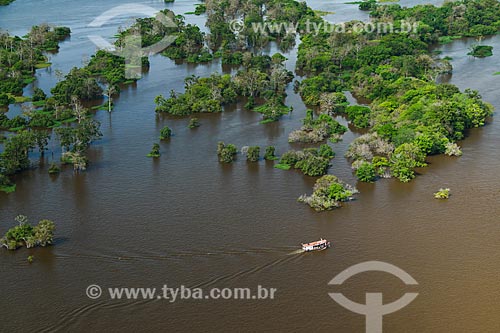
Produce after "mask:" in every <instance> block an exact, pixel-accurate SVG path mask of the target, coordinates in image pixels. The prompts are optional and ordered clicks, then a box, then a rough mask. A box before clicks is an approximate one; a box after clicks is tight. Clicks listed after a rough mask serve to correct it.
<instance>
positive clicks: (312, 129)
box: [288, 110, 347, 143]
mask: <svg viewBox="0 0 500 333" xmlns="http://www.w3.org/2000/svg"><path fill="white" fill-rule="evenodd" d="M346 131H347V128H346V127H345V126H343V125H341V124H339V122H338V121H336V120H335V119H333V118H332V117H331V116H329V115H328V114H324V113H322V114H320V115H319V117H317V118H316V119H315V118H314V112H313V111H312V110H307V113H306V118H305V119H304V120H303V126H302V127H301V128H300V129H299V130H295V131H293V132H292V133H290V135H289V136H288V142H303V143H317V142H321V141H324V140H325V139H327V138H330V140H331V141H334V142H336V141H338V140H340V138H341V137H342V134H344V133H345V132H346Z"/></svg>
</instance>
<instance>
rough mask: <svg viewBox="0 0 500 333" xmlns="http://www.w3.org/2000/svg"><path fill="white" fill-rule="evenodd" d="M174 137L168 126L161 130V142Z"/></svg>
mask: <svg viewBox="0 0 500 333" xmlns="http://www.w3.org/2000/svg"><path fill="white" fill-rule="evenodd" d="M171 136H172V130H171V129H170V127H168V126H165V127H163V128H162V129H161V131H160V140H165V139H168V138H170V137H171Z"/></svg>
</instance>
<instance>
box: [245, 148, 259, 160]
mask: <svg viewBox="0 0 500 333" xmlns="http://www.w3.org/2000/svg"><path fill="white" fill-rule="evenodd" d="M259 158H260V147H258V146H252V147H248V151H247V160H248V161H250V162H257V161H258V160H259Z"/></svg>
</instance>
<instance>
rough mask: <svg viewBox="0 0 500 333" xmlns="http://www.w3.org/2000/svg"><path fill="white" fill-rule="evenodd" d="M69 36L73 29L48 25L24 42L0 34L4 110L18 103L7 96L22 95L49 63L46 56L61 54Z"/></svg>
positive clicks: (1, 103) (36, 29)
mask: <svg viewBox="0 0 500 333" xmlns="http://www.w3.org/2000/svg"><path fill="white" fill-rule="evenodd" d="M69 34H70V30H69V28H65V27H56V28H51V27H49V26H48V25H46V24H43V25H40V26H34V27H33V28H32V29H31V31H30V32H29V33H28V34H27V35H26V36H25V37H24V38H20V37H17V36H16V37H12V36H10V35H9V34H8V33H5V32H1V33H0V107H2V106H7V105H8V104H10V103H12V102H13V101H14V99H12V98H9V97H8V96H7V94H9V95H10V96H12V95H21V94H22V92H23V88H24V86H26V85H27V84H28V83H30V82H32V80H33V79H34V77H33V75H34V73H35V70H36V68H37V67H38V66H39V65H40V64H46V63H47V57H46V56H45V55H44V54H43V52H44V51H48V50H57V49H58V48H59V46H58V43H59V42H60V41H62V40H64V39H65V38H66V37H67V36H69Z"/></svg>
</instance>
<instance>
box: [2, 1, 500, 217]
mask: <svg viewBox="0 0 500 333" xmlns="http://www.w3.org/2000/svg"><path fill="white" fill-rule="evenodd" d="M360 8H361V9H363V10H369V11H370V16H371V20H372V22H373V24H374V25H375V26H377V24H378V23H388V22H389V23H391V24H392V25H393V26H394V30H393V31H391V30H387V31H386V30H383V31H377V30H376V29H375V30H373V29H365V30H361V31H359V29H354V27H357V26H358V25H357V24H358V23H360V22H355V21H353V22H349V23H347V24H346V25H345V26H343V27H342V29H329V31H323V30H321V29H320V30H319V31H307V27H310V26H311V25H312V24H313V23H314V24H315V25H316V26H319V25H322V26H325V25H329V23H327V22H326V21H324V20H323V19H322V18H321V17H320V16H319V15H318V14H317V13H315V12H314V11H313V10H312V9H311V8H309V7H308V6H307V4H306V3H305V2H299V1H294V0H267V1H262V0H233V1H222V0H207V1H205V2H204V6H203V7H202V8H201V7H200V11H203V12H205V15H206V16H207V27H208V29H209V33H207V34H205V33H202V32H201V31H200V29H199V27H196V26H193V25H189V24H185V22H184V18H183V17H182V16H179V15H175V13H173V12H172V11H170V10H164V11H162V13H163V14H164V15H167V16H169V17H170V18H171V19H172V20H173V21H174V22H175V23H176V27H165V26H164V25H163V24H162V23H161V22H160V21H159V20H158V19H157V18H146V19H138V20H137V22H136V24H134V25H133V26H132V27H131V28H129V29H127V30H125V31H120V32H119V35H118V40H117V42H116V45H117V47H123V43H124V41H125V40H126V38H127V36H130V35H131V34H132V31H133V30H134V29H135V30H139V31H140V32H141V33H142V35H143V36H142V43H143V46H149V45H152V44H154V43H156V42H157V41H159V40H161V39H162V38H163V37H164V36H165V35H167V34H174V35H176V36H177V39H176V41H175V42H174V43H173V44H172V45H171V46H170V47H168V48H167V49H166V50H165V51H164V52H163V53H162V54H163V55H164V56H166V57H169V58H170V59H173V60H175V61H177V62H193V63H198V62H208V61H211V60H212V59H220V61H221V62H222V64H223V65H225V66H232V67H233V69H235V70H234V71H233V72H235V73H236V74H234V75H232V76H231V75H230V74H218V73H214V74H213V75H211V76H210V77H193V76H190V77H187V78H186V79H185V90H184V91H183V92H176V91H171V92H167V93H169V96H167V97H165V96H163V95H159V96H157V97H156V99H155V102H156V111H157V112H158V113H167V114H171V115H176V116H191V117H192V116H193V115H194V114H196V113H202V112H203V113H217V112H221V111H223V109H224V106H225V105H229V104H232V103H235V102H237V101H244V102H245V109H247V110H252V111H255V112H259V113H261V114H262V123H264V124H265V123H268V122H274V121H278V120H279V119H280V118H281V117H282V116H283V115H285V114H287V113H289V112H290V111H292V108H291V107H290V106H287V105H285V103H284V102H285V97H286V92H285V91H286V88H287V86H288V85H289V84H290V83H291V82H292V81H293V78H294V74H293V73H292V72H290V71H288V70H287V69H286V67H285V60H286V58H285V57H284V56H283V55H281V54H280V53H276V54H274V55H272V56H270V55H265V54H264V53H263V49H264V47H266V45H268V44H269V43H270V42H276V44H277V46H278V47H279V49H280V50H281V51H283V52H285V51H287V50H290V49H291V48H292V47H294V46H295V43H296V40H297V37H300V45H299V46H298V57H297V62H296V68H295V70H296V71H297V72H300V73H301V77H302V78H303V79H301V80H300V81H296V82H295V83H294V88H295V90H296V91H297V92H298V93H299V94H300V96H301V97H302V99H303V101H304V103H305V104H306V105H307V107H308V108H309V109H311V110H313V111H307V112H306V118H305V119H304V121H303V126H302V127H301V128H299V129H297V130H295V131H293V132H292V133H290V135H289V137H288V140H289V141H290V142H299V143H308V144H311V143H317V144H323V145H322V146H320V147H319V148H306V149H303V150H300V151H289V152H286V153H284V154H282V156H281V158H279V159H280V161H279V163H278V166H279V167H280V168H283V169H287V168H296V169H299V170H301V171H302V172H303V173H304V174H306V175H310V176H321V178H319V179H318V181H317V183H316V186H315V187H314V192H313V194H312V196H309V197H308V196H302V197H301V199H300V200H301V201H303V202H305V203H307V204H309V205H311V206H312V207H313V208H315V209H317V210H328V209H332V208H335V207H339V206H340V204H341V202H343V201H347V200H350V199H352V197H353V195H354V194H355V193H356V190H355V189H354V188H353V187H351V186H349V185H347V184H344V183H343V182H342V181H340V180H339V179H337V178H336V177H334V176H332V175H326V172H327V169H328V166H329V164H330V161H331V159H332V158H333V156H334V153H333V151H331V152H330V150H331V148H330V147H329V146H328V145H327V144H325V141H326V140H329V141H331V142H335V141H337V140H340V139H341V136H342V134H343V133H344V132H345V131H346V128H345V127H344V126H341V125H340V124H338V122H336V121H335V119H334V117H335V116H337V115H342V116H344V117H346V118H347V119H348V120H349V121H350V123H351V125H352V126H354V127H358V128H364V129H366V131H367V133H366V134H364V135H362V136H361V137H359V138H358V139H356V140H354V142H352V143H351V145H350V147H349V150H348V152H347V154H346V157H347V158H349V159H350V160H351V162H352V168H353V172H355V174H356V175H357V177H358V178H359V179H360V180H361V181H365V182H372V181H375V180H377V179H379V178H389V177H395V178H397V179H399V180H400V181H402V182H408V181H410V180H412V179H413V178H414V177H415V175H416V168H420V167H424V166H425V165H426V157H427V156H428V155H432V154H443V153H445V154H448V155H454V156H459V155H460V154H461V151H460V148H459V147H458V146H457V144H456V142H457V140H461V139H463V138H464V137H465V136H466V134H467V130H468V129H471V128H474V127H480V126H483V125H485V123H486V121H487V119H488V117H490V116H491V115H492V111H493V108H492V106H491V105H489V104H487V103H485V102H483V101H482V99H481V96H480V95H479V94H478V92H476V91H472V90H465V91H460V90H459V89H458V88H457V87H456V86H454V85H451V84H438V83H436V78H437V77H438V76H439V75H440V74H442V73H449V72H451V70H452V68H451V64H450V63H449V61H447V60H446V59H439V58H437V57H435V56H433V54H432V53H431V52H430V46H431V45H433V44H436V43H438V42H440V41H441V42H443V41H446V40H452V39H454V38H456V37H458V36H464V37H479V36H484V35H492V34H496V33H497V32H498V29H499V27H500V21H499V20H498V18H499V17H500V3H499V2H498V1H496V0H462V1H455V2H446V3H445V4H443V6H441V7H435V6H432V5H418V6H415V7H413V8H404V7H401V6H399V5H397V4H384V5H380V4H378V3H376V2H375V1H367V2H362V3H360ZM200 13H201V12H200ZM234 20H240V21H241V22H242V28H241V29H238V31H235V29H233V27H232V25H231V23H232V22H234ZM409 21H411V22H416V29H414V30H413V31H410V32H398V31H401V29H399V28H400V27H401V26H402V24H404V22H409ZM262 23H266V24H272V25H274V26H276V24H280V23H283V24H285V23H286V24H288V25H290V24H292V25H294V24H297V27H298V28H297V31H290V30H287V29H269V25H267V26H266V25H262ZM259 24H260V26H261V27H264V28H263V29H256V28H255V27H256V26H258V25H259ZM297 33H299V34H300V36H297ZM60 34H61V33H59V32H57V31H55V30H54V31H52V30H50V29H49V30H48V31H46V32H44V33H43V34H42V35H43V36H45V38H42V39H41V41H37V42H36V43H38V44H35V45H38V47H35V48H34V51H30V48H27V47H26V45H27V44H28V41H27V40H28V39H30V38H31V37H30V36H34V35H33V32H32V33H30V34H29V35H28V36H27V37H26V38H24V39H23V38H14V37H10V36H8V35H3V36H2V41H0V46H2V48H1V52H2V54H8V53H13V54H11V55H10V56H2V58H1V59H0V66H1V68H2V69H3V71H0V75H3V77H4V78H6V80H2V81H1V86H0V101H1V100H3V105H7V104H10V103H12V99H14V102H15V100H16V96H17V100H18V101H19V100H20V98H21V97H20V93H21V90H22V87H23V85H25V84H27V83H28V81H27V79H32V77H33V71H34V69H35V68H36V67H35V66H36V65H38V66H42V65H41V64H42V63H43V62H44V58H43V45H44V42H43V41H45V40H47V39H49V40H54V41H56V42H57V41H58V40H59V39H58V37H57V36H58V35H60ZM62 35H64V34H62ZM51 36H52V37H51ZM35 40H37V39H35ZM52 44H53V42H52ZM10 45H14V47H15V49H16V50H17V51H22V50H24V52H28V54H26V56H23V57H22V58H20V57H18V56H17V53H18V52H12V48H11V47H10ZM30 52H31V53H30ZM12 59H14V60H15V61H14V62H12ZM15 63H19V64H18V65H16V66H15V68H17V70H18V72H19V75H17V76H15V77H16V78H17V79H16V80H17V81H16V80H13V79H12V76H9V75H7V74H5V70H6V69H10V68H12V67H13V66H14V64H15ZM135 66H140V67H143V68H147V67H148V61H147V59H143V60H142V62H141V63H140V64H135ZM127 69H130V68H127V66H126V65H125V63H124V60H123V59H122V58H119V57H117V56H114V55H112V54H110V53H108V52H105V51H99V52H97V53H96V54H95V55H94V56H93V57H92V58H91V59H90V61H89V63H88V65H86V66H85V67H83V68H75V69H73V70H72V71H71V72H70V73H68V74H67V75H66V76H65V77H64V78H63V79H62V80H61V81H60V82H59V83H58V84H57V85H56V86H55V87H54V88H53V89H52V91H51V92H52V96H51V97H50V98H47V97H46V96H45V94H44V92H43V91H36V94H35V96H33V97H32V98H31V99H32V100H33V101H34V102H35V103H34V105H35V106H36V109H34V110H31V112H28V115H29V116H28V117H27V118H26V117H17V118H13V119H7V118H6V117H5V115H4V117H3V118H2V119H0V123H1V124H2V127H3V128H4V129H7V130H11V131H16V132H17V135H13V136H11V137H9V138H7V139H6V141H5V149H4V152H3V153H2V155H1V159H0V185H1V186H2V188H3V189H7V188H9V186H12V184H11V183H10V180H9V176H10V175H11V174H13V173H15V172H18V171H20V170H22V169H25V168H26V167H27V166H29V160H28V153H29V151H30V150H32V149H34V148H35V147H36V146H37V145H38V147H39V148H40V150H41V151H43V150H44V148H45V147H44V145H46V144H45V142H47V136H43V135H39V136H38V137H34V136H33V135H34V133H36V132H37V131H25V130H24V129H37V128H43V129H51V128H56V130H55V132H56V133H57V135H58V136H59V138H60V142H61V145H62V147H63V149H64V154H63V161H65V162H67V163H72V164H73V165H74V167H75V168H76V169H77V170H81V169H84V168H85V167H86V165H87V160H86V158H85V149H86V147H88V145H89V144H90V142H91V141H92V140H94V139H96V138H98V137H99V136H100V132H99V124H98V123H97V122H95V121H94V120H93V119H92V118H91V116H90V115H91V113H90V110H86V109H85V108H83V107H82V104H81V102H82V101H89V100H96V99H99V98H102V96H103V95H105V96H108V97H109V103H108V105H107V107H106V109H108V110H111V108H112V105H111V104H112V103H111V97H112V96H113V94H117V93H119V86H120V85H123V84H127V83H130V80H127V79H126V78H125V77H124V72H125V70H127ZM4 82H8V86H7V87H6V86H5V83H4ZM346 90H348V91H351V92H352V93H353V94H354V95H355V96H357V97H360V98H363V99H366V100H368V101H369V105H367V106H356V105H348V103H347V101H346V99H345V96H344V95H343V93H342V92H344V91H346ZM0 104H2V103H0ZM192 119H195V118H192ZM191 125H192V127H196V126H197V122H195V121H193V123H192V124H190V126H191ZM167 132H168V131H167V130H165V131H164V132H163V133H161V134H160V136H161V137H162V138H166V137H168V136H170V133H167ZM42 133H46V132H42ZM167 134H168V135H167ZM45 135H50V133H49V134H45ZM326 147H328V148H329V149H328V148H326ZM218 153H219V158H220V160H221V161H224V162H225V161H228V162H230V161H232V160H233V159H234V156H235V155H236V154H237V149H236V147H233V146H232V145H225V144H222V145H219V149H218ZM247 153H248V151H247ZM259 153H260V152H259ZM268 153H269V156H268V157H269V159H268V160H272V159H275V158H277V157H275V156H274V149H273V150H272V152H271V151H269V152H268V151H267V150H266V155H268ZM271 153H272V156H271ZM152 155H155V156H159V149H158V146H157V145H156V144H155V146H154V147H153V150H152ZM257 156H258V154H257V151H256V149H255V147H254V148H253V149H252V150H251V153H250V154H249V155H247V159H248V160H252V161H253V160H256V159H258V157H257Z"/></svg>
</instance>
